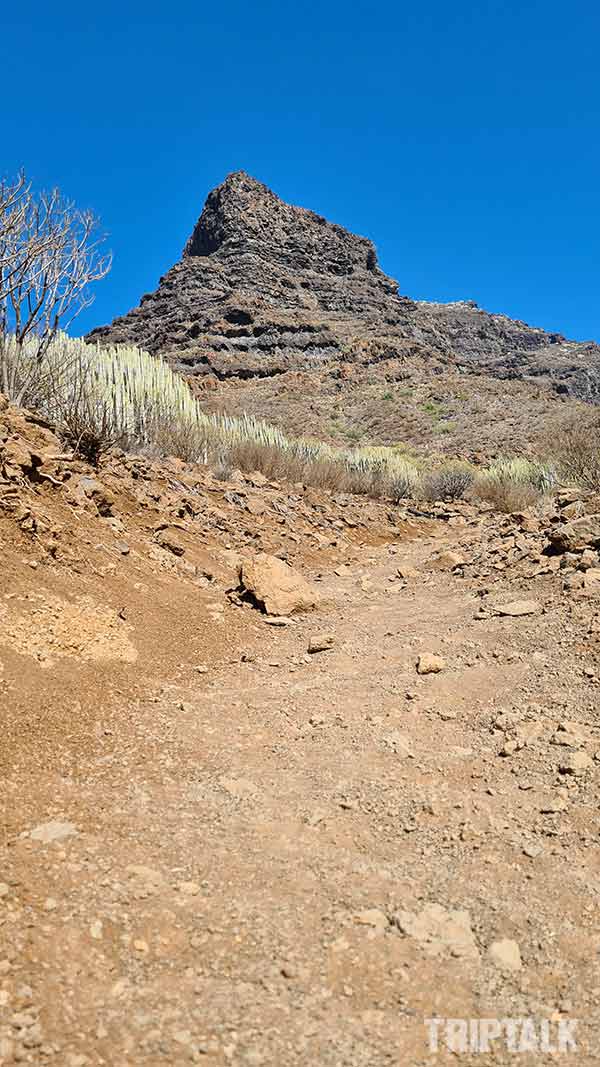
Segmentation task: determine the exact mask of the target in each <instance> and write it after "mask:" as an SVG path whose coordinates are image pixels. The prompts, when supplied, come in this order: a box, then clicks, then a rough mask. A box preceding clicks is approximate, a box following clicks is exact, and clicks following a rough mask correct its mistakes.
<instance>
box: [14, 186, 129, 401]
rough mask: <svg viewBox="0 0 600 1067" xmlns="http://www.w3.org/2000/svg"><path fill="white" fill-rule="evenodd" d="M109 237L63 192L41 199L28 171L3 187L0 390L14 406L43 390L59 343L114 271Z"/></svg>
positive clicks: (89, 213) (95, 220) (53, 192)
mask: <svg viewBox="0 0 600 1067" xmlns="http://www.w3.org/2000/svg"><path fill="white" fill-rule="evenodd" d="M104 239H105V238H104V235H103V234H102V233H101V232H100V230H99V224H98V220H97V218H96V216H95V215H93V214H92V212H90V211H81V210H79V209H78V208H77V207H76V206H75V204H73V203H72V202H71V201H69V200H65V199H64V197H63V196H61V194H60V192H59V191H58V190H56V189H55V190H53V191H52V192H50V193H37V194H36V193H34V192H33V191H32V189H31V185H30V183H29V182H28V181H27V179H26V177H25V174H24V173H21V174H19V175H18V177H17V178H16V179H15V181H13V182H4V183H2V184H0V390H1V391H2V392H4V393H5V394H6V395H7V396H8V397H9V398H10V399H11V400H12V401H14V402H15V403H19V404H22V403H26V402H27V401H28V399H29V398H30V397H31V396H32V394H35V391H36V389H38V388H40V387H41V386H42V383H43V380H44V375H45V372H46V370H47V356H48V350H49V347H50V345H51V343H52V341H53V339H54V338H55V337H56V334H57V333H58V332H59V330H61V329H62V330H64V329H66V328H67V327H68V326H69V324H70V323H71V322H72V321H73V319H74V318H75V317H76V316H77V315H78V314H79V313H80V312H81V311H82V310H83V309H84V308H86V307H89V305H90V304H91V303H92V300H93V296H92V293H91V288H90V287H91V285H92V283H93V282H95V281H98V280H99V279H101V278H103V277H104V276H105V275H106V274H107V273H108V271H109V270H110V266H111V256H110V254H104V253H103V251H102V245H103V242H104Z"/></svg>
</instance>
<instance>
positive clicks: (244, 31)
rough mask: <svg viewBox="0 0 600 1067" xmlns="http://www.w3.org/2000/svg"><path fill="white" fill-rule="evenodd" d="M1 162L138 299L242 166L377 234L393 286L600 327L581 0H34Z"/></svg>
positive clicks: (7, 36) (591, 52) (582, 329)
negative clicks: (48, 192)
mask: <svg viewBox="0 0 600 1067" xmlns="http://www.w3.org/2000/svg"><path fill="white" fill-rule="evenodd" d="M15 11H16V5H9V7H8V8H7V10H5V11H3V15H2V27H1V30H0V34H1V40H0V65H1V68H2V75H3V79H2V80H3V84H4V105H5V106H4V107H3V117H2V153H1V155H0V170H2V171H6V172H9V173H10V172H12V171H15V170H16V169H17V168H18V167H19V166H21V165H24V166H25V167H26V169H27V171H28V172H29V174H30V175H31V176H32V177H33V179H34V180H35V182H36V183H38V184H40V185H43V186H50V185H58V186H59V187H60V188H61V189H62V190H63V191H64V192H65V193H66V194H68V195H69V196H71V197H73V198H74V199H76V200H77V201H78V202H79V203H80V204H81V205H82V206H88V207H91V208H93V209H94V210H95V211H96V212H97V213H98V214H99V215H100V216H101V218H102V220H103V223H104V225H105V227H106V229H107V230H108V231H109V233H110V245H111V247H112V249H113V251H114V256H115V260H114V267H113V270H112V273H111V276H110V277H109V278H108V279H107V280H106V281H104V282H102V283H101V284H100V285H99V286H98V288H97V296H96V302H95V304H94V306H93V307H92V308H91V309H90V310H89V311H88V312H86V314H85V316H84V318H82V319H80V320H79V327H78V330H77V331H75V332H82V331H83V330H85V329H89V328H90V327H92V326H94V325H97V324H100V323H103V322H106V321H108V320H110V319H111V318H112V317H113V316H114V315H116V314H120V313H123V312H125V311H127V310H128V309H129V308H130V307H131V306H133V305H135V304H137V302H138V300H139V297H140V296H141V294H142V293H144V292H147V291H148V290H150V289H153V288H154V287H155V285H156V282H157V280H158V277H159V276H160V274H161V273H163V272H164V271H165V270H166V269H168V267H169V266H171V265H172V263H173V262H174V261H175V260H176V259H178V258H179V255H180V252H181V248H182V246H183V244H184V241H185V239H186V238H187V236H188V234H189V232H190V230H191V228H192V226H193V224H194V222H195V220H196V218H197V216H198V215H199V213H200V210H201V208H202V205H203V202H204V198H205V196H206V193H207V192H208V190H209V189H211V188H212V187H213V186H215V185H216V184H218V183H219V182H220V181H221V180H222V179H223V178H224V176H225V175H226V174H227V173H228V172H229V171H232V170H238V169H240V168H243V169H245V170H247V171H249V172H250V173H251V174H253V175H254V176H255V177H257V178H259V179H261V180H262V181H265V182H266V183H267V184H268V185H270V186H271V187H272V188H273V189H274V190H275V192H277V193H278V194H279V195H280V196H282V197H284V199H286V200H290V201H292V202H293V203H297V204H301V205H303V206H305V207H310V208H313V209H314V210H315V211H318V212H320V213H322V214H324V215H326V216H327V217H329V218H330V219H332V220H334V221H336V222H339V223H341V224H342V225H344V226H347V227H349V228H350V229H352V230H354V231H355V232H357V233H360V234H364V235H366V236H368V237H371V238H372V239H373V240H374V241H375V242H376V244H377V248H378V251H379V257H380V262H381V264H382V266H383V268H384V269H385V270H386V271H387V272H388V273H390V274H392V275H393V276H394V277H395V278H397V279H398V281H399V283H400V289H401V291H402V292H403V293H407V294H408V295H410V296H413V297H416V298H421V299H433V300H454V299H461V298H471V299H475V300H477V301H478V302H479V303H480V304H481V305H482V306H484V307H486V308H488V309H489V310H492V311H503V312H506V313H507V314H510V315H512V316H514V317H516V318H521V319H524V320H526V321H528V322H530V323H532V324H534V325H541V326H545V327H547V328H549V329H552V330H560V331H562V332H564V333H566V334H567V335H569V336H571V337H574V338H578V339H588V338H596V339H600V304H599V272H598V246H599V241H600V217H599V209H598V205H599V201H600V197H599V185H600V139H599V133H600V115H599V111H600V87H599V79H598V50H599V45H600V8H599V5H598V3H597V0H570V2H569V3H565V2H564V0H560V2H559V0H502V2H501V0H468V2H465V0H454V2H449V0H445V2H444V0H429V2H427V0H422V2H421V3H417V2H415V0H411V3H406V2H403V0H379V2H378V3H373V2H370V3H365V2H363V0H358V2H356V0H354V2H352V0H350V2H346V3H341V2H340V0H319V2H318V3H316V2H315V0H305V2H304V3H302V4H300V3H298V4H290V3H285V0H277V2H275V0H228V2H225V3H215V2H214V0H212V2H211V3H204V2H202V0H170V2H168V3H167V2H164V3H161V4H156V3H153V2H152V0H144V2H143V3H141V2H140V0H121V2H119V3H116V2H115V0H104V2H103V3H102V4H86V5H84V4H81V3H80V2H79V0H78V2H77V3H74V2H73V0H63V2H60V3H56V4H50V5H49V4H47V3H46V2H44V3H41V2H40V0H32V2H31V3H29V4H27V5H25V6H24V13H23V14H22V15H17V14H15Z"/></svg>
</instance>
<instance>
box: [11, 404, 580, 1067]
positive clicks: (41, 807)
mask: <svg viewBox="0 0 600 1067" xmlns="http://www.w3.org/2000/svg"><path fill="white" fill-rule="evenodd" d="M2 441H3V442H4V443H3V445H2V444H0V470H1V471H2V474H1V476H0V479H1V480H0V545H1V548H2V558H3V566H2V571H1V574H0V627H1V629H0V663H1V671H0V699H1V713H2V748H1V753H2V781H3V787H2V788H3V797H4V800H3V812H2V813H3V822H4V837H3V842H2V859H1V861H0V883H1V885H0V1063H2V1064H3V1065H4V1064H6V1065H8V1064H10V1065H12V1064H14V1063H24V1064H34V1065H36V1067H40V1065H43V1064H49V1065H56V1067H85V1065H94V1067H95V1065H110V1067H113V1065H118V1067H134V1065H135V1067H137V1065H148V1067H149V1065H152V1067H154V1065H159V1064H169V1065H176V1067H179V1065H182V1067H183V1065H184V1064H188V1063H199V1064H206V1065H207V1067H208V1065H212V1064H214V1065H215V1067H216V1065H219V1067H224V1065H228V1064H232V1065H234V1067H237V1065H240V1067H245V1065H261V1064H265V1065H269V1067H270V1065H274V1064H277V1065H279V1064H290V1065H296V1064H297V1065H302V1067H305V1065H306V1067H309V1065H310V1067H314V1065H316V1064H319V1065H320V1064H323V1065H329V1067H334V1065H335V1067H338V1065H343V1067H364V1065H369V1067H380V1065H381V1067H383V1065H388V1064H390V1065H391V1064H394V1065H397V1064H403V1065H404V1064H407V1065H415V1067H417V1065H420V1064H426V1063H429V1062H431V1060H432V1057H431V1054H430V1052H429V1049H428V1045H427V1030H426V1027H425V1025H424V1019H425V1018H427V1017H430V1016H433V1015H438V1016H440V1017H443V1018H448V1017H457V1018H481V1017H487V1018H504V1017H510V1018H520V1017H532V1018H534V1019H535V1020H542V1019H550V1020H554V1024H555V1023H556V1022H557V1021H558V1020H563V1021H564V1020H569V1019H576V1020H579V1023H578V1028H577V1031H576V1033H577V1040H578V1051H577V1052H576V1053H575V1054H572V1055H571V1057H570V1058H569V1057H567V1056H565V1057H564V1058H565V1062H574V1063H575V1062H576V1063H577V1064H583V1065H587V1064H592V1063H595V1062H597V1033H598V1029H597V1027H598V1021H599V1019H598V1015H599V1005H600V976H599V975H598V966H597V956H598V950H599V948H600V944H598V943H597V942H598V934H597V923H596V911H597V894H598V869H599V865H600V847H599V841H598V809H597V782H598V766H599V764H598V762H597V760H596V758H595V757H596V754H597V753H598V752H599V751H600V723H599V722H598V716H597V707H598V685H599V684H600V671H599V669H598V633H599V632H600V626H599V619H600V615H599V610H600V598H599V594H598V589H600V581H599V578H600V569H599V568H598V554H597V546H598V544H600V519H599V516H598V511H600V504H599V502H598V501H597V500H596V499H595V498H592V497H589V498H587V499H579V498H578V496H577V494H571V495H570V496H569V494H567V495H566V496H564V497H563V498H561V499H560V500H559V501H558V505H560V506H561V507H562V511H560V512H559V511H558V510H556V508H554V510H553V513H552V514H549V515H547V516H535V515H533V514H525V515H522V516H520V517H510V516H509V517H498V516H495V515H494V514H493V513H492V512H491V511H489V510H482V509H478V508H476V507H474V506H472V505H468V504H463V505H456V506H446V505H433V506H431V507H430V510H429V512H428V513H427V514H425V513H422V514H421V515H418V514H415V513H412V514H409V513H401V512H399V511H397V510H394V509H391V508H390V507H389V506H388V505H386V504H368V503H364V502H362V501H360V500H356V499H354V498H352V497H332V496H331V495H330V494H326V493H322V494H319V493H316V492H315V491H314V490H308V491H304V490H303V488H302V487H299V486H295V487H284V486H278V485H273V484H266V485H265V484H263V482H264V480H263V479H261V478H260V476H257V477H256V478H255V479H254V481H255V482H256V483H257V484H255V485H253V484H252V479H250V480H248V479H242V478H241V477H240V478H239V479H234V480H233V481H232V482H231V483H219V482H218V481H217V480H216V479H214V478H213V477H211V476H210V475H208V474H207V473H206V472H204V471H203V470H199V469H196V470H194V469H193V468H190V467H185V466H184V465H183V464H180V463H175V462H169V463H163V464H159V463H151V462H150V461H148V460H147V459H144V458H143V457H138V458H131V457H129V458H128V457H119V456H114V457H110V458H109V460H107V462H106V463H105V464H104V465H103V467H102V468H101V469H100V470H99V471H98V472H93V471H91V470H90V469H89V468H86V467H85V465H83V464H81V463H79V462H78V461H75V460H72V459H69V458H61V459H57V458H53V457H55V456H56V454H57V453H59V452H60V446H59V445H58V442H56V440H55V439H54V438H53V436H52V434H51V431H50V430H48V429H46V428H44V427H43V426H40V425H39V424H37V423H35V422H34V421H32V420H31V419H29V418H27V417H26V416H24V415H19V414H17V413H13V412H10V411H8V412H7V411H6V410H5V411H4V412H0V442H2ZM551 510H552V509H551ZM102 512H103V513H104V514H102ZM551 539H552V548H551V549H550V542H551ZM260 552H267V553H275V554H279V555H281V554H283V555H284V556H285V557H286V558H287V559H288V560H289V561H290V562H291V563H292V564H293V565H294V568H295V569H296V570H297V571H298V572H299V573H300V574H302V576H303V577H304V578H305V579H306V580H307V581H309V582H310V583H311V585H312V587H313V588H314V589H315V591H316V592H317V593H318V594H319V606H318V608H317V609H316V610H315V611H313V612H309V613H305V614H300V615H298V616H291V617H290V618H289V620H288V621H286V623H285V624H284V625H281V626H273V625H271V624H270V622H269V620H268V619H267V617H266V616H264V615H263V614H261V612H260V611H259V610H257V608H256V607H254V606H253V605H252V604H251V603H250V602H247V601H246V600H245V599H244V596H243V595H240V594H239V593H236V592H231V593H229V594H228V590H230V589H232V588H233V587H234V586H236V584H237V580H238V579H237V569H238V563H239V561H240V559H241V560H243V559H247V560H249V561H252V560H254V559H255V558H256V556H257V554H258V553H260ZM523 602H525V604H524V603H523ZM515 605H516V606H515ZM311 642H312V644H313V646H314V645H315V644H317V645H323V646H330V647H328V650H326V651H321V652H314V653H311V654H309V653H308V651H307V649H308V647H309V644H311ZM431 656H434V657H438V658H439V659H441V661H442V662H441V664H440V663H439V662H438V663H437V664H436V662H435V661H434V663H433V664H432V665H433V666H437V667H441V669H440V670H439V671H438V672H437V673H428V674H420V673H418V671H417V662H419V663H420V669H421V670H423V669H426V667H427V657H431ZM53 835H54V840H45V839H44V838H47V837H48V836H50V837H52V836H53ZM456 913H458V914H456ZM505 942H509V944H508V946H507V945H506V944H505ZM498 943H500V946H498ZM516 1060H518V1062H519V1063H523V1064H546V1063H548V1064H549V1063H555V1062H556V1058H555V1057H554V1056H553V1055H551V1054H549V1053H545V1052H541V1051H537V1052H533V1053H529V1054H522V1055H520V1056H518V1057H515V1056H514V1055H513V1054H511V1053H510V1052H508V1051H507V1050H506V1048H504V1047H503V1046H502V1045H500V1046H499V1047H498V1049H497V1051H495V1052H494V1053H490V1054H489V1055H487V1054H486V1055H484V1054H482V1055H473V1056H471V1055H470V1054H469V1053H467V1054H466V1055H464V1056H456V1055H454V1054H450V1053H448V1052H447V1051H444V1050H442V1051H441V1052H440V1053H439V1055H438V1057H437V1061H436V1062H439V1063H456V1062H464V1063H471V1062H473V1063H494V1064H499V1063H500V1064H502V1063H514V1062H516Z"/></svg>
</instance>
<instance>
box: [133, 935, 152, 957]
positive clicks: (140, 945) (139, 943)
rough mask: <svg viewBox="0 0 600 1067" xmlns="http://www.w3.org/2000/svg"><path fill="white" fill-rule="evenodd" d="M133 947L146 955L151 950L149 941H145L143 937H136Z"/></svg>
mask: <svg viewBox="0 0 600 1067" xmlns="http://www.w3.org/2000/svg"><path fill="white" fill-rule="evenodd" d="M133 947H134V949H135V951H136V952H139V953H140V955H145V954H146V953H147V952H149V951H150V946H149V945H148V942H147V941H144V940H143V939H142V938H136V940H135V941H134V942H133Z"/></svg>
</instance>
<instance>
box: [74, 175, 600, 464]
mask: <svg viewBox="0 0 600 1067" xmlns="http://www.w3.org/2000/svg"><path fill="white" fill-rule="evenodd" d="M89 336H90V339H92V340H98V341H100V342H102V343H107V342H131V343H134V344H136V345H139V346H141V347H143V348H146V349H148V350H149V351H150V352H152V353H162V354H164V355H165V356H166V357H167V358H168V359H169V360H170V361H171V363H172V364H173V365H174V366H175V367H176V368H177V369H179V370H180V371H182V372H183V373H185V374H186V375H188V376H189V377H190V378H191V379H192V380H193V381H194V382H195V385H196V387H197V388H198V390H199V392H200V391H203V390H204V391H205V393H204V395H203V401H204V403H205V405H206V407H207V408H208V409H210V410H216V409H219V410H223V409H225V410H228V411H232V412H240V411H242V410H248V411H251V412H253V413H255V414H260V415H265V416H267V417H268V418H269V419H270V420H271V421H273V422H275V423H278V424H279V425H282V426H284V427H285V428H286V429H292V430H293V431H294V432H298V431H300V430H302V432H307V431H308V432H310V433H313V434H314V435H315V436H320V437H323V438H324V439H326V440H331V441H333V442H335V443H343V442H348V441H349V440H350V441H352V440H362V441H367V440H369V441H373V442H375V443H382V444H393V443H397V442H398V441H402V442H404V443H406V444H409V445H418V446H420V447H422V446H423V445H425V446H428V447H430V448H433V449H436V450H442V451H447V452H452V451H461V452H474V451H475V452H476V451H477V450H479V449H481V450H482V451H484V452H486V453H488V454H489V453H494V452H497V451H502V450H503V449H506V448H512V449H514V447H515V445H516V446H517V447H521V446H522V445H523V443H527V441H530V440H533V439H535V437H536V435H537V433H538V432H539V431H540V430H541V429H542V428H543V427H544V426H546V425H547V424H548V422H552V420H553V419H555V418H557V417H559V416H560V415H562V414H564V413H565V410H575V411H576V410H577V402H579V401H585V402H589V401H591V402H596V401H597V400H598V398H599V397H600V347H599V346H598V345H597V344H595V343H592V342H590V343H578V342H573V341H568V340H567V339H566V338H564V337H562V336H561V335H560V334H555V333H547V332H546V331H544V330H541V329H536V328H533V327H530V326H528V325H526V324H525V323H523V322H517V321H513V320H511V319H509V318H507V317H506V316H504V315H494V314H490V313H488V312H486V311H483V310H481V309H480V308H478V307H477V306H476V305H475V304H474V303H473V302H470V301H465V302H459V303H453V304H436V303H427V302H422V301H418V302H417V301H414V300H411V299H409V298H408V297H406V296H403V295H400V294H399V293H398V286H397V283H396V282H395V281H394V280H393V279H391V278H389V277H388V276H386V275H385V274H384V273H383V272H382V271H381V270H380V268H379V266H378V262H377V255H376V251H375V248H374V246H373V244H372V243H371V242H370V241H368V240H367V239H365V238H363V237H357V236H355V235H354V234H351V233H349V232H348V231H346V230H345V229H343V228H342V227H340V226H337V225H335V224H333V223H330V222H328V221H327V220H326V219H324V218H322V217H321V216H319V215H316V214H314V213H313V212H312V211H307V210H305V209H303V208H298V207H292V206H290V205H288V204H286V203H284V202H283V201H282V200H281V199H280V198H279V197H277V196H276V195H275V194H274V193H273V192H271V191H270V190H269V189H268V188H267V187H266V186H265V185H263V184H261V183H260V182H258V181H256V180H255V179H253V178H251V177H249V176H248V175H247V174H245V173H243V172H237V173H235V174H231V175H229V177H228V178H227V179H226V180H225V181H224V182H223V184H222V185H220V186H219V187H218V188H217V189H215V190H213V191H212V192H211V193H210V194H209V196H208V198H207V201H206V204H205V207H204V210H203V212H202V214H201V216H200V218H199V220H198V222H197V224H196V226H195V227H194V230H193V232H192V234H191V237H190V239H189V241H188V242H187V244H186V246H185V249H184V252H183V256H182V259H181V260H180V261H179V262H178V263H177V264H175V266H174V267H173V268H172V269H171V270H169V271H168V272H167V274H165V276H164V277H163V278H161V280H160V282H159V285H158V288H157V290H156V291H155V292H154V293H148V294H146V295H144V296H143V297H142V299H141V301H140V304H139V306H138V307H137V308H135V309H133V310H132V311H130V312H129V313H128V314H126V315H124V316H122V317H120V318H117V319H115V321H114V322H113V323H112V324H110V325H107V326H102V327H98V328H97V329H96V330H94V331H92V333H91V334H90V335H89ZM558 401H561V403H558ZM565 401H566V406H565ZM572 405H574V407H572ZM515 436H516V437H517V440H516V441H515Z"/></svg>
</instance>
